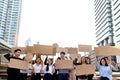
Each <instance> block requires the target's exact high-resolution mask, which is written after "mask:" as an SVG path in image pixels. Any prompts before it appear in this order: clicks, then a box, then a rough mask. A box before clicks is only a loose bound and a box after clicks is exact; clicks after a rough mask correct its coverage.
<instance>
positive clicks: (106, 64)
mask: <svg viewBox="0 0 120 80" xmlns="http://www.w3.org/2000/svg"><path fill="white" fill-rule="evenodd" d="M102 60H104V61H105V66H108V63H107V61H106V59H105V58H102V59H101V60H100V65H102Z"/></svg>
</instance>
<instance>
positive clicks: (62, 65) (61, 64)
mask: <svg viewBox="0 0 120 80" xmlns="http://www.w3.org/2000/svg"><path fill="white" fill-rule="evenodd" d="M55 64H56V68H57V69H72V68H73V61H72V60H56V61H55Z"/></svg>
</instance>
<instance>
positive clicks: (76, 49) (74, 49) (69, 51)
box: [67, 47, 78, 54]
mask: <svg viewBox="0 0 120 80" xmlns="http://www.w3.org/2000/svg"><path fill="white" fill-rule="evenodd" d="M67 49H68V53H69V54H77V53H78V48H72V47H70V48H67Z"/></svg>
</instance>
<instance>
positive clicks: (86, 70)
mask: <svg viewBox="0 0 120 80" xmlns="http://www.w3.org/2000/svg"><path fill="white" fill-rule="evenodd" d="M75 68H76V75H77V76H79V75H88V74H94V73H95V66H94V65H91V64H89V65H77V66H75Z"/></svg>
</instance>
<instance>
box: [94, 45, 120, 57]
mask: <svg viewBox="0 0 120 80" xmlns="http://www.w3.org/2000/svg"><path fill="white" fill-rule="evenodd" d="M94 52H95V55H96V56H117V55H118V56H119V55H120V46H100V47H95V48H94Z"/></svg>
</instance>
